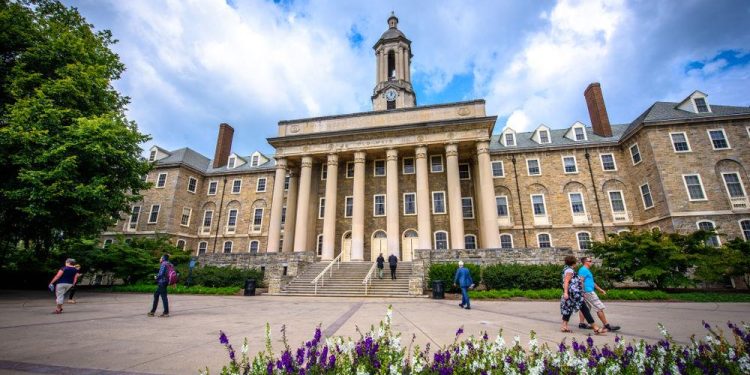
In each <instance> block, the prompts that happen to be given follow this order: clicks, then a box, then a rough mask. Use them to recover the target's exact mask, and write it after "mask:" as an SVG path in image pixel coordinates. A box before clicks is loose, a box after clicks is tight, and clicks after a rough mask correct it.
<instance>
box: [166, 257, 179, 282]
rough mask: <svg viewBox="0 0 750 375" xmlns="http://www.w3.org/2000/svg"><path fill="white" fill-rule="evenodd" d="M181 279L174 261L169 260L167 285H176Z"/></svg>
mask: <svg viewBox="0 0 750 375" xmlns="http://www.w3.org/2000/svg"><path fill="white" fill-rule="evenodd" d="M179 279H180V275H179V274H178V273H177V270H175V269H174V265H172V263H169V262H167V285H175V284H177V281H178V280H179Z"/></svg>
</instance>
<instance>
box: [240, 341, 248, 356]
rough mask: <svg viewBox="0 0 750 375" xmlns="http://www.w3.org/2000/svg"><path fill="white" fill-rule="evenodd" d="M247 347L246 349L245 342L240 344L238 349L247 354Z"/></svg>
mask: <svg viewBox="0 0 750 375" xmlns="http://www.w3.org/2000/svg"><path fill="white" fill-rule="evenodd" d="M247 349H248V347H247V343H245V344H242V348H240V351H241V352H242V353H243V354H247Z"/></svg>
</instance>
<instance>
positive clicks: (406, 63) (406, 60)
mask: <svg viewBox="0 0 750 375" xmlns="http://www.w3.org/2000/svg"><path fill="white" fill-rule="evenodd" d="M409 53H410V52H409V49H408V48H407V49H405V50H404V75H406V78H405V79H406V80H407V81H409V82H411V68H410V67H409Z"/></svg>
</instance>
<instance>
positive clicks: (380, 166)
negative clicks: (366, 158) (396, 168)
mask: <svg viewBox="0 0 750 375" xmlns="http://www.w3.org/2000/svg"><path fill="white" fill-rule="evenodd" d="M372 172H373V175H374V176H376V177H382V176H385V160H375V162H374V163H372Z"/></svg>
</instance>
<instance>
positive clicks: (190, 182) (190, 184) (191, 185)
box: [187, 177, 198, 193]
mask: <svg viewBox="0 0 750 375" xmlns="http://www.w3.org/2000/svg"><path fill="white" fill-rule="evenodd" d="M197 186H198V180H196V179H195V178H193V177H189V178H188V186H187V190H188V191H189V192H191V193H195V189H196V187H197Z"/></svg>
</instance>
